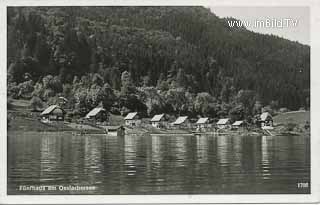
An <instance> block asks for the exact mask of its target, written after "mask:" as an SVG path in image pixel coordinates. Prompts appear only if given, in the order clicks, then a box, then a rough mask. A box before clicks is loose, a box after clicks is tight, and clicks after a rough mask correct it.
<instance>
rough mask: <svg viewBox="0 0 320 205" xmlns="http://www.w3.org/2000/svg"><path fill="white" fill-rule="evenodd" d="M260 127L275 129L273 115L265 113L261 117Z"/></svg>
mask: <svg viewBox="0 0 320 205" xmlns="http://www.w3.org/2000/svg"><path fill="white" fill-rule="evenodd" d="M260 125H261V127H265V126H268V127H273V119H272V115H271V114H270V113H268V112H264V113H262V114H261V115H260Z"/></svg>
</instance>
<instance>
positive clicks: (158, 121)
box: [150, 114, 165, 128]
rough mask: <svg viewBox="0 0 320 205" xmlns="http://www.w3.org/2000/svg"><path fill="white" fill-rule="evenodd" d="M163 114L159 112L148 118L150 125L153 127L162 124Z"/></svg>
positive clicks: (161, 125) (158, 126)
mask: <svg viewBox="0 0 320 205" xmlns="http://www.w3.org/2000/svg"><path fill="white" fill-rule="evenodd" d="M164 121H165V118H164V114H160V115H155V116H153V118H152V119H151V120H150V122H151V125H152V126H153V127H155V128H160V127H163V126H164Z"/></svg>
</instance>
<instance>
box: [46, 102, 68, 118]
mask: <svg viewBox="0 0 320 205" xmlns="http://www.w3.org/2000/svg"><path fill="white" fill-rule="evenodd" d="M65 114H66V112H65V111H64V110H63V109H62V108H61V107H60V106H58V105H50V106H49V107H47V108H46V109H45V110H44V111H43V112H42V113H41V114H40V116H41V119H42V120H43V121H63V120H64V116H65Z"/></svg>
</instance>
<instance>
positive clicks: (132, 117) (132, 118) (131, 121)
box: [124, 112, 140, 127]
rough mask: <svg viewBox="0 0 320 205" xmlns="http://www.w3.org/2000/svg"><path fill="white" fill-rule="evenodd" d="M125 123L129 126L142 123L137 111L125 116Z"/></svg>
mask: <svg viewBox="0 0 320 205" xmlns="http://www.w3.org/2000/svg"><path fill="white" fill-rule="evenodd" d="M124 120H125V125H127V126H132V127H134V126H137V125H139V124H140V120H139V116H138V113H137V112H130V113H128V115H127V116H126V117H125V118H124Z"/></svg>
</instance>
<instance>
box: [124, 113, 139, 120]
mask: <svg viewBox="0 0 320 205" xmlns="http://www.w3.org/2000/svg"><path fill="white" fill-rule="evenodd" d="M137 114H138V113H137V112H130V113H128V115H127V116H126V117H125V118H124V119H125V120H133V119H134V118H135V116H136V115H137Z"/></svg>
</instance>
